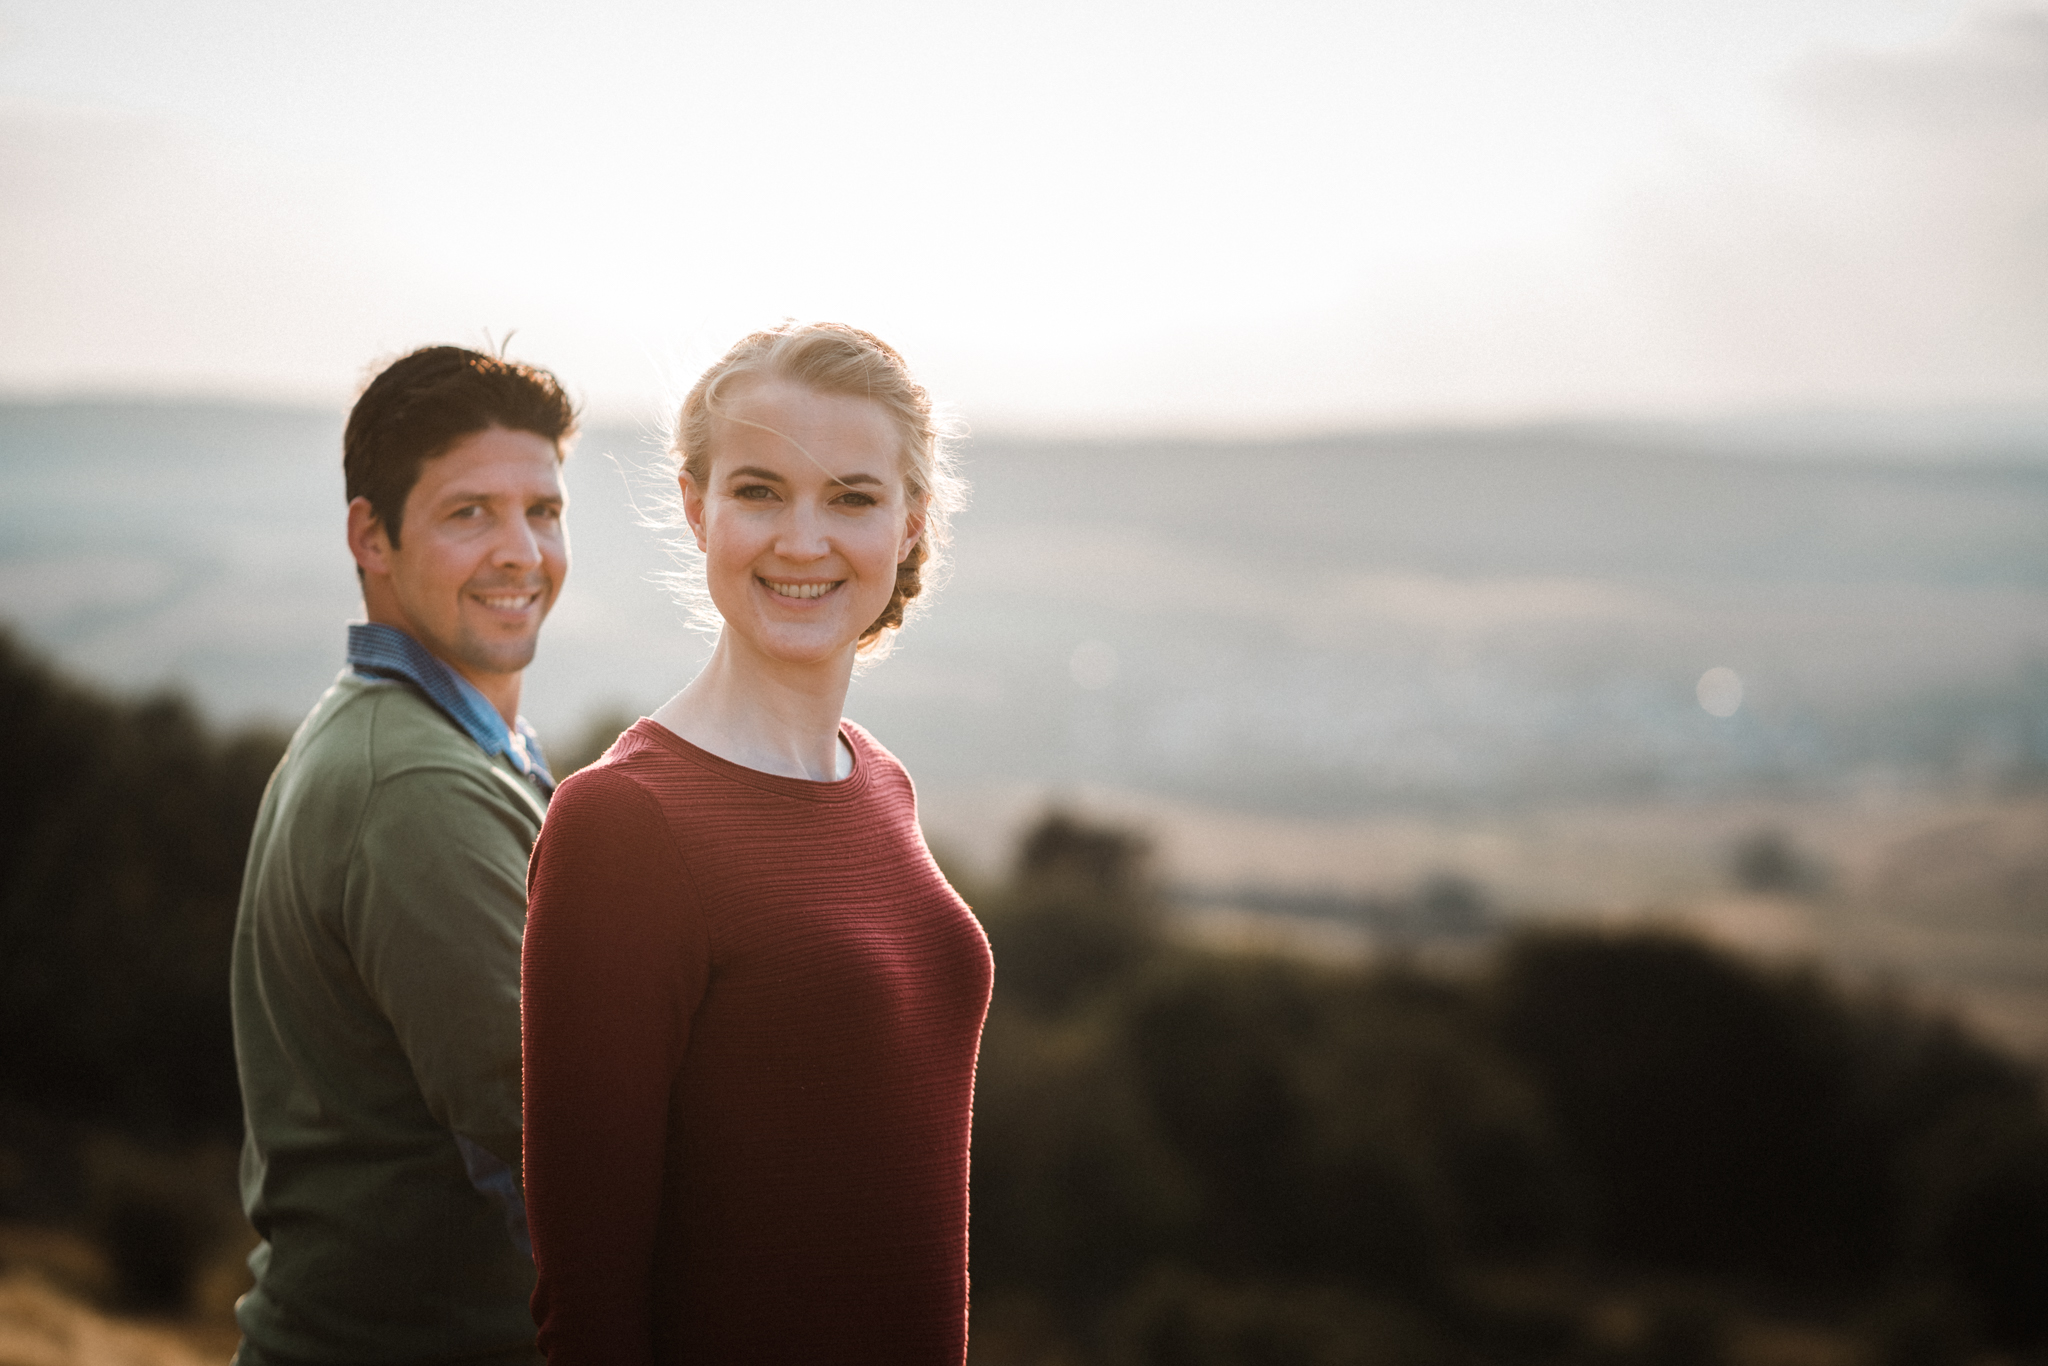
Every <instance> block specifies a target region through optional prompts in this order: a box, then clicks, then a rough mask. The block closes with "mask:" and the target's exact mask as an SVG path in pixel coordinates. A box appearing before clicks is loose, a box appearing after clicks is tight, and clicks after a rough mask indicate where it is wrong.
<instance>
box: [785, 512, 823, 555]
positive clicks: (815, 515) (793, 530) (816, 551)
mask: <svg viewBox="0 0 2048 1366" xmlns="http://www.w3.org/2000/svg"><path fill="white" fill-rule="evenodd" d="M830 548H831V547H830V546H829V544H828V543H827V538H826V536H825V521H824V514H823V512H822V511H820V510H819V509H817V508H811V507H805V506H804V505H803V504H801V503H799V504H797V505H796V506H794V507H792V508H790V510H789V515H788V516H786V517H784V518H783V519H782V526H781V528H780V534H779V535H777V537H776V538H775V553H776V554H778V555H780V556H782V557H783V558H784V559H786V560H816V559H821V558H823V557H824V555H825V554H826V553H827V552H828V551H829V550H830Z"/></svg>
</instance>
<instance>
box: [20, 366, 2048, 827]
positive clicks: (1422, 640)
mask: <svg viewBox="0 0 2048 1366" xmlns="http://www.w3.org/2000/svg"><path fill="white" fill-rule="evenodd" d="M1944 422H1946V425H1944ZM2030 424H2034V425H2030ZM340 426H341V414H340V413H339V412H335V411H319V410H299V409H278V408H263V407H239V406H232V405H216V404H196V403H184V404H154V403H138V402H122V403H112V402H69V403H13V404H0V489H4V492H5V495H6V496H5V497H4V498H0V602H4V604H5V606H4V614H5V616H6V617H7V618H9V619H11V620H12V621H13V622H14V623H16V624H17V625H18V626H19V627H20V628H21V629H22V630H23V631H24V632H26V634H27V636H28V637H29V638H30V639H32V640H34V641H35V642H37V643H38V644H40V645H42V646H44V647H46V648H48V649H51V650H53V651H54V652H55V653H56V654H57V655H58V657H59V658H60V659H62V660H63V661H64V662H65V664H66V665H67V666H69V667H71V668H73V669H77V670H80V671H83V672H85V673H87V674H89V675H91V676H94V677H98V678H100V679H103V680H106V681H108V682H110V683H114V684H118V685H123V686H138V685H142V684H146V683H155V682H160V681H174V682H181V683H183V684H185V685H187V686H189V687H190V689H191V690H192V691H193V692H194V693H195V695H196V696H198V697H199V698H200V699H201V700H202V702H203V705H205V706H206V707H207V709H208V710H209V711H210V712H212V713H213V714H215V715H217V716H221V717H224V718H242V717H249V716H262V717H269V718H274V719H278V720H291V719H293V718H296V717H297V716H298V715H299V714H300V713H301V712H302V711H303V710H304V708H305V707H306V706H307V705H308V704H309V702H310V701H311V699H312V698H313V697H314V696H315V695H316V694H317V693H318V691H319V690H320V688H321V687H322V686H324V684H325V682H326V680H327V679H328V678H330V677H331V676H332V674H333V672H334V671H335V670H336V669H337V668H338V667H339V658H340V645H341V627H342V623H343V622H345V621H346V620H347V619H348V618H349V616H350V615H351V614H352V613H353V612H354V611H355V610H356V602H355V595H354V589H353V581H352V577H351V575H350V572H349V565H348V561H347V557H346V555H345V553H344V552H343V549H342V544H341V525H342V522H341V519H342V498H341V486H340V473H339V468H338V467H339V453H338V452H339V434H340ZM2043 431H2048V424H2039V423H2036V422H2035V419H2034V418H2032V417H2029V416H2028V415H2026V414H2016V415H2015V414H2008V415H2004V416H2000V415H1997V414H1991V415H1985V414H1976V415H1969V414H1964V415H1955V416H1952V417H1951V418H1949V419H1941V418H1940V417H1939V415H1937V416H1935V417H1923V418H1918V419H1855V418H1852V417H1848V416H1839V415H1838V416H1834V417H1828V416H1827V415H1822V416H1820V417H1806V418H1801V417H1797V416H1796V415H1795V416H1793V417H1787V418H1773V419H1743V420H1731V421H1728V422H1722V423H1711V422H1699V423H1674V424H1653V425H1645V424H1635V425H1628V424H1604V425H1603V424H1579V425H1565V424H1560V425H1551V426H1544V427H1528V428H1519V429H1443V430H1420V431H1401V432H1379V433H1365V434H1359V435H1353V436H1331V437H1322V438H1316V439H1301V440H1292V441H1285V442H1273V443H1254V442H1247V441H1193V440H1175V441H1167V440H1127V441H1078V440H1076V441H1026V440H1018V439H1000V438H984V439H980V440H976V441H974V442H973V443H971V444H970V445H969V446H968V448H967V450H966V471H967V474H968V476H969V478H970V479H971V480H972V482H973V484H974V495H973V504H972V506H971V508H970V509H969V510H968V512H967V513H966V514H964V515H963V516H962V518H961V520H960V524H959V529H958V539H957V545H956V556H955V558H956V562H957V568H956V570H955V572H954V575H953V578H952V581H951V583H950V585H949V586H948V587H947V588H946V589H945V591H944V592H943V593H942V594H941V595H940V596H939V599H938V601H937V603H936V605H935V607H934V609H933V611H932V612H931V614H930V615H929V617H928V618H927V619H925V620H923V621H921V622H919V623H917V624H915V625H914V626H913V627H912V629H911V630H910V631H909V632H908V633H907V634H906V636H905V638H904V640H903V643H902V646H901V648H900V649H899V650H898V652H897V655H896V657H895V658H893V659H892V660H890V661H889V662H888V663H886V664H884V665H882V666H881V667H879V668H877V669H875V670H873V671H872V672H870V673H868V674H867V675H865V676H864V677H863V678H862V679H861V680H859V681H858V682H857V683H856V685H855V692H854V697H853V699H852V702H851V703H850V710H851V711H852V714H853V715H854V716H856V717H857V718H858V719H861V720H862V721H863V722H865V723H867V724H869V725H871V726H872V728H873V729H875V730H876V732H877V733H878V734H879V735H881V737H882V738H883V739H884V740H885V742H887V743H888V744H890V745H891V747H892V748H894V749H895V750H896V751H897V752H898V753H899V754H901V755H902V756H903V757H904V758H905V759H906V761H908V762H909V763H910V764H911V766H912V768H913V771H914V772H916V773H917V774H918V776H919V778H920V781H921V782H923V783H924V784H925V785H926V786H927V788H934V787H936V788H940V789H943V788H944V787H946V786H947V785H958V784H967V783H977V782H1002V783H1009V784H1016V785H1025V786H1030V785H1038V786H1042V787H1056V786H1060V785H1063V784H1076V783H1092V784H1104V785H1108V786H1113V787H1122V788H1132V789H1142V790H1154V791H1162V792H1169V793H1173V794H1175V795H1178V796H1183V797H1187V798H1189V799H1193V800H1200V801H1203V802H1207V803H1214V804H1224V805H1238V806H1246V807H1256V808H1263V809H1313V810H1328V809H1332V808H1333V807H1345V806H1360V805H1370V804H1374V803H1378V802H1384V801H1388V800H1399V801H1404V802H1412V801H1417V800H1446V801H1468V800H1475V799H1477V800H1500V799H1515V798H1520V797H1527V796H1534V795H1543V794H1550V795H1555V794H1559V793H1580V794H1587V793H1600V794H1610V795H1611V794H1614V793H1627V792H1685V791H1709V790H1714V791H1720V790H1729V789H1734V788H1742V787H1749V786H1755V785H1758V784H1766V785H1773V786H1777V787H1783V786H1785V785H1787V784H1791V785H1827V784H1832V783H1839V782H1842V781H1846V780H1848V779H1849V778H1850V777H1852V776H1853V775H1855V774H1857V773H1862V772H1867V771H1869V770H1871V769H1872V768H1884V769H1896V770H1900V771H1905V772H1911V773H1916V774H1936V775H1940V774H1948V775H1966V776H1967V775H1975V776H1978V777H1992V778H1998V779H2000V780H2001V781H2002V780H2003V779H2004V777H2006V776H2011V775H2022V776H2024V775H2025V774H2028V773H2032V772H2037V771H2039V770H2041V769H2043V768H2048V454H2044V452H2048V441H2044V440H2042V439H2041V438H2040V435H2039V434H2040V433H2041V432H2043ZM1858 443H1861V445H1860V446H1859V444H1858ZM1859 450H1865V451H1867V453H1865V454H1862V455H1859V454H1858V452H1859ZM652 454H653V452H652V449H651V442H650V439H649V438H648V436H647V435H646V434H644V433H642V432H640V431H637V430H633V429H630V428H612V427H598V428H595V429H593V430H591V431H590V432H588V433H587V434H586V435H585V437H584V438H583V440H582V442H581V443H580V445H579V447H578V450H577V453H576V455H575V457H574V458H573V459H572V461H571V462H570V466H569V476H568V477H569V481H570V485H571V491H572V497H573V505H572V509H571V531H572V538H573V544H574V555H575V567H574V570H573V572H572V577H571V581H570V584H569V587H568V590H567V592H566V593H565V596H564V598H563V601H562V604H561V606H560V607H559V608H558V609H557V615H556V618H555V620H554V621H552V622H551V623H550V626H549V628H548V633H547V635H546V637H545V638H544V640H543V647H542V656H541V659H540V660H539V662H538V663H537V665H536V667H535V669H534V671H533V673H532V674H531V676H530V681H529V685H528V690H527V702H528V710H529V712H530V713H531V714H532V715H533V716H534V718H535V720H536V721H537V723H538V724H540V726H541V727H542V730H543V734H544V735H546V736H547V737H549V739H550V740H551V741H552V742H553V743H554V745H555V747H556V748H557V750H558V752H559V751H561V750H562V749H563V748H564V747H565V746H567V744H568V743H569V741H570V740H571V739H572V738H573V737H574V736H575V735H576V734H577V733H578V732H579V730H580V729H581V728H582V723H583V722H584V720H585V719H586V718H587V717H589V716H591V715H593V714H594V713H597V712H600V711H603V710H605V709H608V708H609V709H613V710H616V711H620V712H623V713H625V714H631V713H632V712H634V711H637V710H641V709H645V708H647V707H651V706H652V705H654V704H655V703H656V702H658V701H659V700H660V699H661V698H662V697H664V696H666V695H667V693H668V692H669V691H672V690H673V689H674V688H675V687H677V686H679V685H680V684H681V683H682V682H683V681H685V680H686V679H687V678H688V676H689V674H690V672H691V671H692V670H693V669H694V667H695V665H696V662H697V661H698V660H700V659H701V658H702V657H703V651H704V646H703V644H702V642H701V641H700V640H698V639H697V638H696V637H695V636H693V635H692V634H690V633H689V632H688V631H687V629H686V628H685V625H684V622H683V614H682V613H681V612H680V610H679V609H677V608H676V607H675V606H673V605H672V604H671V603H669V602H668V600H667V599H666V597H665V596H664V594H663V592H662V591H661V590H660V589H659V588H658V587H657V586H656V585H654V584H653V583H652V582H651V578H652V576H653V575H655V574H657V573H659V572H660V571H661V570H662V569H663V568H665V567H666V566H667V561H666V559H665V557H664V555H663V553H662V552H661V550H660V548H659V546H658V544H657V540H658V537H657V533H655V532H652V531H649V530H647V529H646V528H644V527H642V526H640V525H638V524H637V520H636V515H635V513H634V510H633V508H632V506H631V493H630V489H631V486H632V485H633V483H634V480H633V478H632V477H631V471H632V470H633V469H634V468H636V467H638V466H640V465H643V464H645V463H646V462H647V461H648V460H649V458H650V456H651V455H652ZM643 483H644V481H643ZM1714 666H1725V667H1728V668H1732V669H1734V670H1735V671H1736V672H1737V673H1738V674H1739V675H1740V676H1741V679H1742V681H1743V684H1744V697H1743V701H1742V704H1741V707H1740V710H1738V711H1737V712H1736V713H1735V714H1734V715H1733V716H1730V717H1728V718H1725V719H1724V718H1718V717H1714V716H1710V715H1708V714H1707V713H1706V712H1705V711H1703V710H1702V708H1701V706H1700V704H1699V702H1698V701H1697V700H1696V698H1695V695H1694V685H1695V683H1696V682H1697V680H1698V679H1699V678H1700V675H1701V674H1702V673H1703V672H1704V671H1705V670H1707V669H1708V668H1710V667H1714Z"/></svg>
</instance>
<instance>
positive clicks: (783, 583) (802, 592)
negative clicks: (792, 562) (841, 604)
mask: <svg viewBox="0 0 2048 1366" xmlns="http://www.w3.org/2000/svg"><path fill="white" fill-rule="evenodd" d="M755 578H756V579H757V581H759V582H760V583H761V584H762V585H763V586H765V587H766V588H767V589H768V591H769V592H771V593H773V594H774V595H775V596H776V597H778V598H822V597H824V596H825V595H826V594H827V593H829V592H831V591H832V590H833V589H835V588H837V587H839V585H841V584H843V583H845V582H846V580H845V579H828V580H825V581H824V582H821V583H800V582H796V581H794V580H789V579H766V578H761V577H760V576H759V575H756V576H755Z"/></svg>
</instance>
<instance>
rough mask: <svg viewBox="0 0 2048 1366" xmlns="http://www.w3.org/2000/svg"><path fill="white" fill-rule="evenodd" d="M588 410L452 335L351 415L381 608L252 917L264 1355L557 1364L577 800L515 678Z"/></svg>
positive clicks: (273, 791)
mask: <svg viewBox="0 0 2048 1366" xmlns="http://www.w3.org/2000/svg"><path fill="white" fill-rule="evenodd" d="M574 423H575V414H574V410H573V408H572V406H571V405H570V403H569V401H568V399H567V398H566V397H565V396H564V394H563V393H562V390H561V387H560V385H558V384H557V383H556V382H555V379H554V377H553V376H551V375H549V374H548V373H547V372H546V371H542V370H535V369H533V368H531V367H528V366H524V365H519V364H516V363H513V362H509V361H505V360H501V359H499V358H497V357H493V356H486V355H482V354H479V353H477V352H474V351H467V350H463V349H461V348H459V347H452V346H437V347H428V348H425V349H423V350H420V351H415V352H413V353H412V354H410V355H408V356H405V357H403V358H401V359H400V360H398V361H396V362H394V363H393V364H392V365H391V366H389V367H388V368H387V369H385V370H384V371H383V373H381V374H379V375H378V376H377V377H376V378H375V379H374V380H372V381H371V382H370V384H369V387H368V388H366V389H365V390H364V391H363V395H362V397H361V398H360V399H359V400H358V401H357V403H356V406H355V408H354V410H353V411H352V412H351V413H350V415H349V421H348V428H347V431H346V433H345V435H344V437H343V462H342V463H343V469H344V472H345V474H346V479H347V487H348V496H349V506H348V545H349V550H350V551H351V553H352V554H353V555H354V557H355V562H356V570H357V575H358V578H359V579H360V581H361V583H362V590H363V606H364V615H365V616H366V617H367V618H368V620H367V621H366V622H363V623H359V624H357V625H354V626H351V627H349V630H348V665H349V667H348V668H347V669H346V670H345V671H344V672H343V673H342V675H341V676H340V678H338V679H337V680H336V681H335V683H334V685H333V686H332V687H331V688H329V689H328V690H327V692H326V694H325V695H324V696H322V697H321V699H320V701H319V702H318V703H317V704H316V705H315V706H314V708H313V710H312V713H311V714H310V715H308V716H307V717H306V720H305V722H304V723H303V724H302V725H301V726H300V727H299V730H298V733H297V734H296V735H294V736H293V737H292V743H291V747H290V749H289V750H287V751H286V753H285V757H284V761H283V762H282V763H281V764H280V765H279V766H278V770H277V772H276V774H275V775H274V776H273V777H272V778H271V781H270V787H269V790H268V791H266V792H265V793H264V797H263V806H262V810H261V812H260V813H259V814H258V816H257V821H256V832H255V836H254V838H253V841H252V843H251V845H250V849H249V864H248V870H247V873H246V875H245V877H244V880H243V884H242V902H241V911H240V915H239V917H238V919H237V922H236V930H235V949H234V968H233V988H234V1012H235V1053H236V1061H237V1064H238V1066H239V1068H240V1072H241V1081H242V1102H243V1109H244V1112H245V1115H246V1120H247V1123H246V1137H245V1141H244V1146H243V1152H242V1200H243V1205H244V1207H245V1208H246V1209H247V1210H248V1213H249V1218H250V1222H251V1223H253V1224H254V1225H255V1227H256V1231H257V1232H258V1233H259V1234H260V1235H261V1236H262V1238H263V1242H262V1244H261V1245H260V1246H259V1247H258V1248H257V1249H256V1251H255V1253H254V1254H253V1255H252V1256H251V1257H250V1259H249V1261H250V1266H251V1268H252V1269H253V1270H254V1272H255V1273H256V1286H255V1289H253V1290H252V1291H251V1292H250V1293H249V1294H248V1295H247V1296H245V1297H244V1298H243V1299H242V1302H241V1304H240V1305H239V1306H238V1308H237V1311H236V1312H237V1317H238V1318H239V1320H240V1322H241V1327H242V1346H241V1350H240V1352H239V1354H238V1356H237V1361H238V1362H239V1363H241V1366H292V1364H293V1363H329V1362H332V1363H339V1362H351V1363H369V1362H376V1363H406V1362H429V1361H431V1362H437V1363H476V1364H477V1366H482V1364H483V1363H491V1366H496V1364H497V1363H514V1362H517V1363H522V1364H524V1363H531V1362H536V1361H538V1360H539V1357H538V1356H537V1354H536V1351H535V1348H534V1341H533V1323H532V1320H531V1318H530V1317H529V1313H528V1309H527V1299H528V1297H529V1295H530V1294H531V1292H532V1289H533V1264H532V1258H531V1253H530V1250H529V1248H528V1246H527V1243H526V1231H525V1211H524V1207H523V1205H522V1203H521V1200H520V1186H519V1156H520V1108H519V1081H520V1073H519V946H520V938H521V934H522V931H523V929H524V925H525V914H526V882H525V875H526V861H527V855H528V853H529V852H530V850H531V849H532V846H533V841H534V837H535V836H536V835H537V834H538V833H539V830H540V823H541V817H542V815H543V814H544V812H545V811H546V806H547V799H548V794H549V793H550V791H551V790H552V788H553V785H554V784H553V779H552V778H551V777H550V776H549V774H548V771H547V766H546V764H545V762H544V761H543V759H542V757H541V753H540V748H539V745H538V743H537V742H536V740H535V737H534V735H533V732H532V730H531V729H529V728H528V727H527V725H526V723H525V722H524V721H523V720H521V719H520V717H519V690H520V680H521V676H522V672H523V671H524V669H525V668H526V665H527V664H528V662H529V661H531V660H532V658H533V652H534V644H535V641H536V640H537V639H538V637H539V633H540V626H541V622H542V620H543V619H544V618H545V617H546V616H547V613H548V609H549V608H550V607H551V606H553V605H554V601H555V596H556V594H558V593H559V592H560V591H561V587H562V579H563V576H564V575H565V574H566V573H567V570H568V553H569V548H568V541H567V538H566V537H565V535H564V533H563V527H562V510H563V503H564V497H563V491H562V483H561V476H560V465H561V460H562V443H563V442H564V441H565V440H567V439H568V438H569V437H570V436H571V435H572V433H573V430H574Z"/></svg>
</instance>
